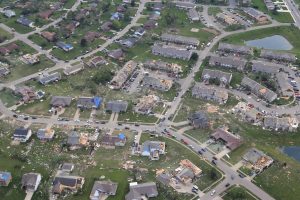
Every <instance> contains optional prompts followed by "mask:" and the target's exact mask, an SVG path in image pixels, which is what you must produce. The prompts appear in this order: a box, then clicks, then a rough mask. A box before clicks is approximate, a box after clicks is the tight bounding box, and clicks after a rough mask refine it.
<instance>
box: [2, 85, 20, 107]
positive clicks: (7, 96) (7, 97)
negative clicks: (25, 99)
mask: <svg viewBox="0 0 300 200" xmlns="http://www.w3.org/2000/svg"><path fill="white" fill-rule="evenodd" d="M0 99H1V101H2V102H3V104H4V105H5V106H6V107H11V106H13V105H15V104H16V103H17V102H18V101H19V100H20V97H18V96H16V95H15V94H13V91H12V90H10V89H3V90H1V91H0Z"/></svg>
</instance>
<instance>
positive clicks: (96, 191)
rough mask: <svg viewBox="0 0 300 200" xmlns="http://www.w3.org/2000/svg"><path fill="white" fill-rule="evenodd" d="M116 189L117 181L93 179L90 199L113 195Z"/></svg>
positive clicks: (99, 199)
mask: <svg viewBox="0 0 300 200" xmlns="http://www.w3.org/2000/svg"><path fill="white" fill-rule="evenodd" d="M117 189H118V183H115V182H112V181H95V182H94V185H93V188H92V191H91V194H90V200H101V199H105V197H108V196H115V195H116V193H117Z"/></svg>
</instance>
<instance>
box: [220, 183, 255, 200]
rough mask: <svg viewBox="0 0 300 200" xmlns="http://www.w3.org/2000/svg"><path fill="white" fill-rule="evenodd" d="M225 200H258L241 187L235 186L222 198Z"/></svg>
mask: <svg viewBox="0 0 300 200" xmlns="http://www.w3.org/2000/svg"><path fill="white" fill-rule="evenodd" d="M222 198H223V199H224V200H237V199H238V200H257V198H255V197H253V195H252V194H250V193H249V191H248V190H247V189H246V188H244V187H241V186H233V187H231V188H229V189H228V190H227V191H226V194H225V195H224V196H223V197H222Z"/></svg>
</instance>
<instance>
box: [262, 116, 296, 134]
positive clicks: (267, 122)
mask: <svg viewBox="0 0 300 200" xmlns="http://www.w3.org/2000/svg"><path fill="white" fill-rule="evenodd" d="M298 125H299V121H298V119H297V118H296V117H292V116H287V117H274V116H265V117H264V122H263V128H265V129H269V130H275V131H295V130H297V128H298Z"/></svg>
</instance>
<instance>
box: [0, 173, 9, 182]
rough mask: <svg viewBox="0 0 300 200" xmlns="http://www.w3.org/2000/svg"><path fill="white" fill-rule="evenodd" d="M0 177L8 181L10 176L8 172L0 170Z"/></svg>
mask: <svg viewBox="0 0 300 200" xmlns="http://www.w3.org/2000/svg"><path fill="white" fill-rule="evenodd" d="M0 177H1V179H2V180H4V181H8V180H9V179H10V178H11V173H10V172H0Z"/></svg>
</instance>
